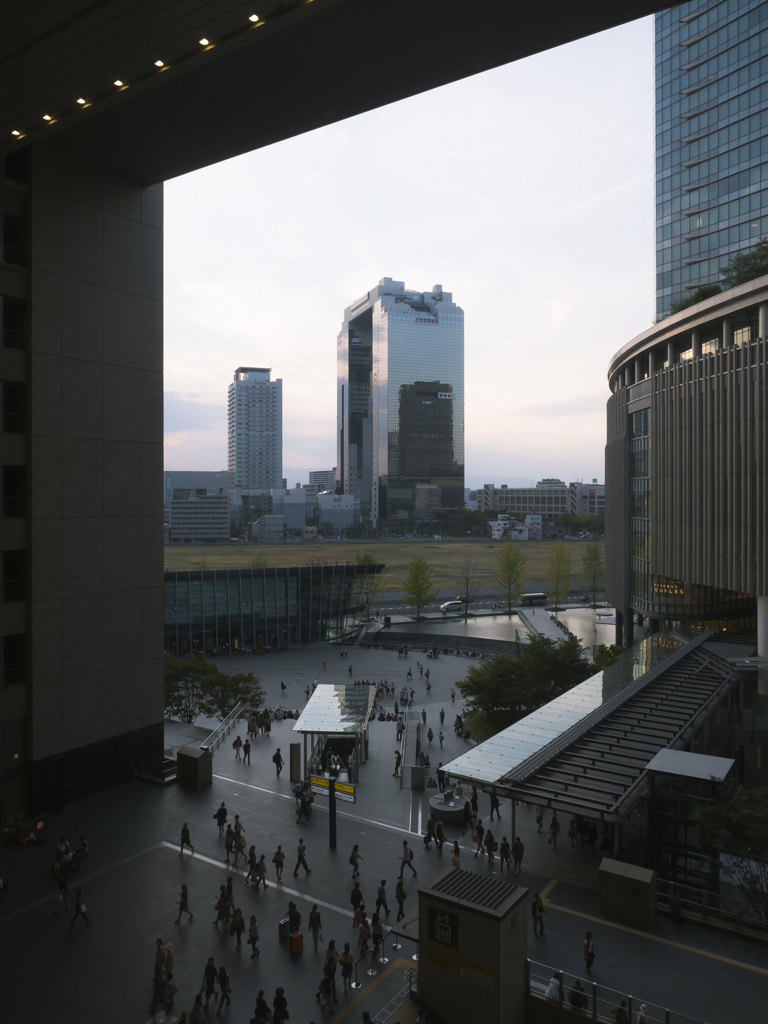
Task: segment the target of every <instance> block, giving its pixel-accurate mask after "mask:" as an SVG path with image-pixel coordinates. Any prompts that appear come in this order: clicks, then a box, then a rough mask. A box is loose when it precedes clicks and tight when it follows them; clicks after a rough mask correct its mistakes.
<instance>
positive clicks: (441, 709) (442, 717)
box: [440, 708, 445, 725]
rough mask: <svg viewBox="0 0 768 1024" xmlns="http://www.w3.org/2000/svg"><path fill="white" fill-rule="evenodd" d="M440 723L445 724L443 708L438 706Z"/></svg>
mask: <svg viewBox="0 0 768 1024" xmlns="http://www.w3.org/2000/svg"><path fill="white" fill-rule="evenodd" d="M440 725H445V708H440Z"/></svg>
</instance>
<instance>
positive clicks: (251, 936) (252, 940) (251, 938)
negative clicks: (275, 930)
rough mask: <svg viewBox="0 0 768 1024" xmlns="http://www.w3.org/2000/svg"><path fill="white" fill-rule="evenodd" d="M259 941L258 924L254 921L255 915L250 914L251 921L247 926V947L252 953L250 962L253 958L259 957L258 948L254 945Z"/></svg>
mask: <svg viewBox="0 0 768 1024" xmlns="http://www.w3.org/2000/svg"><path fill="white" fill-rule="evenodd" d="M258 941H259V922H258V921H257V920H256V915H255V914H251V921H250V924H249V925H248V945H249V946H250V947H251V949H252V950H253V952H252V953H251V960H253V958H254V957H255V956H261V953H260V952H259V948H258V946H257V945H256V943H257V942H258Z"/></svg>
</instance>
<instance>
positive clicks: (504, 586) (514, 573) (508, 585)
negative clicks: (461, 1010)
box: [493, 541, 526, 612]
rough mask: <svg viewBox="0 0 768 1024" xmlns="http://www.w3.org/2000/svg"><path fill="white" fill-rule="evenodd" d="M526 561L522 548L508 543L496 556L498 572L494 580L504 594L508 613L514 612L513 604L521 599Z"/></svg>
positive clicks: (502, 546)
mask: <svg viewBox="0 0 768 1024" xmlns="http://www.w3.org/2000/svg"><path fill="white" fill-rule="evenodd" d="M525 564H526V559H525V555H524V554H523V553H522V551H521V550H520V548H519V547H518V546H517V545H516V544H513V543H512V542H511V541H507V542H506V544H502V545H501V548H500V549H499V551H498V553H497V555H496V572H495V573H494V576H493V579H494V582H495V584H496V586H497V587H498V589H499V591H500V592H501V593H502V594H503V596H504V600H505V603H506V605H507V611H508V612H511V611H512V602H513V600H514V601H517V600H519V599H520V594H521V593H522V589H523V573H524V572H525Z"/></svg>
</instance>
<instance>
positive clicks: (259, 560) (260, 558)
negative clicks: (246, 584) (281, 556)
mask: <svg viewBox="0 0 768 1024" xmlns="http://www.w3.org/2000/svg"><path fill="white" fill-rule="evenodd" d="M246 568H247V569H250V570H251V572H256V570H257V569H266V568H267V556H266V555H251V557H250V558H249V559H248V564H247V566H246Z"/></svg>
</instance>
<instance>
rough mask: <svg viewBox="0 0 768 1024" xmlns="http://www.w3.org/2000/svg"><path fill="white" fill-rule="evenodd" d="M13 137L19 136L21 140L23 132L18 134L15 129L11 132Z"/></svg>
mask: <svg viewBox="0 0 768 1024" xmlns="http://www.w3.org/2000/svg"><path fill="white" fill-rule="evenodd" d="M11 135H18V137H19V138H21V132H17V131H16V129H15V128H14V129H13V131H12V132H11Z"/></svg>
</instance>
